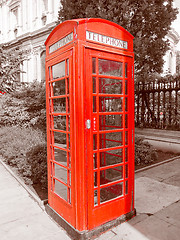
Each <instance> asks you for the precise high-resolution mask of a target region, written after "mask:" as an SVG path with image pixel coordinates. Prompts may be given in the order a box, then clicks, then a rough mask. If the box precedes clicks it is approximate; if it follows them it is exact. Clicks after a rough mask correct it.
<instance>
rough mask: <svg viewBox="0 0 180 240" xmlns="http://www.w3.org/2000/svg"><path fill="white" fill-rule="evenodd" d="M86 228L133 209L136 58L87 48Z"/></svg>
mask: <svg viewBox="0 0 180 240" xmlns="http://www.w3.org/2000/svg"><path fill="white" fill-rule="evenodd" d="M85 69H86V71H85V72H86V94H87V96H86V111H85V112H86V118H85V121H86V146H87V159H86V161H87V176H88V228H89V229H92V228H94V227H96V226H98V225H100V224H102V223H104V222H107V221H110V220H112V219H115V218H117V217H119V216H121V215H123V214H126V213H128V212H130V211H131V210H133V209H134V201H133V195H134V194H133V191H134V182H133V179H134V152H133V141H134V137H133V134H134V133H133V131H134V130H133V129H134V125H133V122H134V100H133V96H134V94H133V91H134V89H133V57H128V56H123V55H118V54H113V53H106V52H100V51H95V50H90V49H86V63H85Z"/></svg>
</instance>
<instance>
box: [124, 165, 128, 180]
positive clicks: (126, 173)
mask: <svg viewBox="0 0 180 240" xmlns="http://www.w3.org/2000/svg"><path fill="white" fill-rule="evenodd" d="M125 177H126V178H128V164H126V165H125Z"/></svg>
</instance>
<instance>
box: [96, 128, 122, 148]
mask: <svg viewBox="0 0 180 240" xmlns="http://www.w3.org/2000/svg"><path fill="white" fill-rule="evenodd" d="M99 142H100V143H99V144H100V148H101V149H103V148H110V147H118V146H122V145H123V132H112V133H102V134H100V135H99Z"/></svg>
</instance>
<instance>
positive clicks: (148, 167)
mask: <svg viewBox="0 0 180 240" xmlns="http://www.w3.org/2000/svg"><path fill="white" fill-rule="evenodd" d="M176 159H180V156H177V157H173V158H170V159H167V160H164V161H162V162H159V163H155V164H152V165H150V166H147V167H143V168H140V169H138V170H135V173H139V172H143V171H145V170H148V169H151V168H153V167H157V166H160V165H162V164H164V163H169V162H172V161H174V160H176Z"/></svg>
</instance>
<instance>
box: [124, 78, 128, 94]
mask: <svg viewBox="0 0 180 240" xmlns="http://www.w3.org/2000/svg"><path fill="white" fill-rule="evenodd" d="M125 94H126V95H127V94H128V82H127V80H125Z"/></svg>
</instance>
